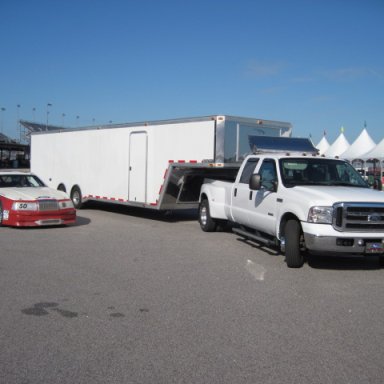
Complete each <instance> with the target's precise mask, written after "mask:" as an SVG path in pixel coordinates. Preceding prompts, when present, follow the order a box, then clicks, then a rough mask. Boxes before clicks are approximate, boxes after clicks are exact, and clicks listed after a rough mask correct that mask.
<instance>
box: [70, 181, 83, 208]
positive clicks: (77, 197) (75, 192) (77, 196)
mask: <svg viewBox="0 0 384 384" xmlns="http://www.w3.org/2000/svg"><path fill="white" fill-rule="evenodd" d="M71 200H72V203H73V205H74V206H75V208H76V209H80V208H81V206H82V205H83V203H82V198H81V191H80V188H79V187H78V186H77V185H76V186H74V187H73V188H72V190H71Z"/></svg>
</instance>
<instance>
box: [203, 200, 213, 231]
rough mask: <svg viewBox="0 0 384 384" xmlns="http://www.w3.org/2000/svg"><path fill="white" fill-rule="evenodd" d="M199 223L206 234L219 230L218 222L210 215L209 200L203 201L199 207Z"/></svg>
mask: <svg viewBox="0 0 384 384" xmlns="http://www.w3.org/2000/svg"><path fill="white" fill-rule="evenodd" d="M199 223H200V227H201V229H202V230H203V231H204V232H215V231H216V228H217V222H216V220H214V219H212V217H211V214H210V213H209V203H208V200H207V199H204V200H201V203H200V206H199Z"/></svg>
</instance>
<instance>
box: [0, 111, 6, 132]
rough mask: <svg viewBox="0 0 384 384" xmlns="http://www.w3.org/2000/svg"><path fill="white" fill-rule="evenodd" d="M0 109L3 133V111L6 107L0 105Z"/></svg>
mask: <svg viewBox="0 0 384 384" xmlns="http://www.w3.org/2000/svg"><path fill="white" fill-rule="evenodd" d="M0 111H1V121H0V122H1V133H3V122H4V121H3V113H4V112H5V111H6V109H5V108H4V107H1V109H0Z"/></svg>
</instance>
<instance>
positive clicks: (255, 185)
mask: <svg viewBox="0 0 384 384" xmlns="http://www.w3.org/2000/svg"><path fill="white" fill-rule="evenodd" d="M260 188H261V177H260V175H259V174H258V173H254V174H253V175H252V176H251V178H250V179H249V189H250V190H252V191H257V190H259V189H260Z"/></svg>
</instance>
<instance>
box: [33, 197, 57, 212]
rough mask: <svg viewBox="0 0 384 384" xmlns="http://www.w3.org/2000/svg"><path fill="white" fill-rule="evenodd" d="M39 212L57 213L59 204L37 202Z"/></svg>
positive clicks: (55, 202) (52, 201) (48, 201)
mask: <svg viewBox="0 0 384 384" xmlns="http://www.w3.org/2000/svg"><path fill="white" fill-rule="evenodd" d="M38 204H39V211H57V210H58V209H59V203H58V202H57V200H38Z"/></svg>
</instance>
